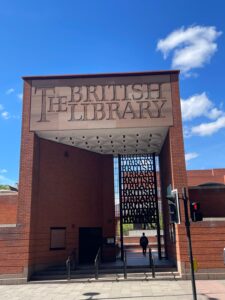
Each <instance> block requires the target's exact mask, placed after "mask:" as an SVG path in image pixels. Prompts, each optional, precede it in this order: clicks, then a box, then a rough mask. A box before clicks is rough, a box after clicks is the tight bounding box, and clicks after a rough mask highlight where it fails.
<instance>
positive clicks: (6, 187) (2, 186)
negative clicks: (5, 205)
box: [0, 184, 10, 191]
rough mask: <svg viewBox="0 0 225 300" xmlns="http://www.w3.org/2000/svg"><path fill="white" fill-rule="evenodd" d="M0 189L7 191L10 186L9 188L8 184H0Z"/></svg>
mask: <svg viewBox="0 0 225 300" xmlns="http://www.w3.org/2000/svg"><path fill="white" fill-rule="evenodd" d="M0 190H7V191H9V190H10V188H9V186H8V185H4V184H0Z"/></svg>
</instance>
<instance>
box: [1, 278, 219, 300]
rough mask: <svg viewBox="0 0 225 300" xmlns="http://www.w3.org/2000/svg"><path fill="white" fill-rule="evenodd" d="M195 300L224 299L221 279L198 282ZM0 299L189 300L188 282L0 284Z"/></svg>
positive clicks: (190, 295)
mask: <svg viewBox="0 0 225 300" xmlns="http://www.w3.org/2000/svg"><path fill="white" fill-rule="evenodd" d="M197 292H198V300H203V299H204V300H205V299H209V300H225V280H204V281H203V280H198V281H197ZM0 299H4V300H8V299H10V300H14V299H15V300H19V299H23V300H28V299H32V300H37V299H41V300H50V299H52V300H53V299H54V300H61V299H66V300H72V299H73V300H91V299H92V300H106V299H109V300H128V299H131V300H136V299H137V300H147V299H150V300H153V299H157V300H160V299H168V300H176V299H180V300H183V299H193V297H192V289H191V282H190V281H183V280H178V281H175V280H172V281H171V280H170V281H121V282H115V281H114V282H87V283H79V282H74V283H64V284H62V283H42V284H39V283H38V284H37V283H36V284H35V283H29V284H23V285H1V286H0Z"/></svg>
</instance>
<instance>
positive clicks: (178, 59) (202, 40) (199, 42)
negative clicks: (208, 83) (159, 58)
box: [157, 26, 222, 76]
mask: <svg viewBox="0 0 225 300" xmlns="http://www.w3.org/2000/svg"><path fill="white" fill-rule="evenodd" d="M221 34H222V32H221V31H217V30H216V28H215V27H214V26H208V27H206V26H190V27H188V28H187V29H185V28H184V27H181V28H179V29H177V30H175V31H173V32H172V33H170V34H169V35H168V36H167V37H166V38H165V39H161V40H159V42H158V44H157V50H159V51H161V52H162V53H163V56H164V59H166V58H167V57H168V55H169V54H170V53H171V52H172V68H175V69H176V68H177V69H180V70H181V71H182V72H183V73H184V74H185V75H187V76H190V74H191V73H190V72H189V71H190V70H191V69H194V68H200V67H203V66H204V65H205V64H206V63H208V62H209V61H210V59H211V57H212V56H213V54H214V53H215V52H216V51H217V44H216V43H215V41H216V39H217V38H218V37H219V36H220V35H221Z"/></svg>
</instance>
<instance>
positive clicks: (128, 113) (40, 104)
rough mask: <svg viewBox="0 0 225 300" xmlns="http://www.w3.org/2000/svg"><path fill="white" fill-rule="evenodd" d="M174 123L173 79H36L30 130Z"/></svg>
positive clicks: (143, 76) (140, 76) (155, 76)
mask: <svg viewBox="0 0 225 300" xmlns="http://www.w3.org/2000/svg"><path fill="white" fill-rule="evenodd" d="M172 124H173V118H172V100H171V85H170V75H135V76H129V75H128V76H118V77H116V76H115V77H114V76H112V77H108V76H107V77H95V76H94V75H93V77H88V78H82V77H80V78H77V77H76V78H68V79H34V80H32V91H31V122H30V129H31V130H32V131H40V130H66V129H70V130H71V129H90V128H129V127H150V126H170V125H172Z"/></svg>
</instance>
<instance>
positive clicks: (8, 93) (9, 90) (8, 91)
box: [5, 88, 15, 95]
mask: <svg viewBox="0 0 225 300" xmlns="http://www.w3.org/2000/svg"><path fill="white" fill-rule="evenodd" d="M14 92H15V90H14V89H13V88H10V89H8V90H7V91H6V92H5V93H6V95H10V94H12V93H14Z"/></svg>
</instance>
